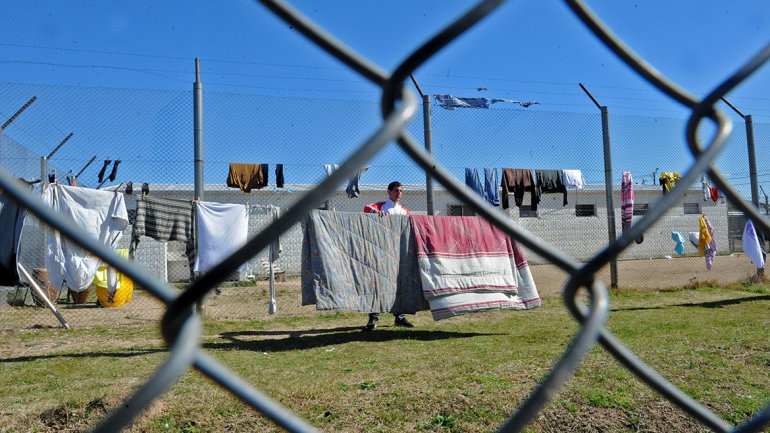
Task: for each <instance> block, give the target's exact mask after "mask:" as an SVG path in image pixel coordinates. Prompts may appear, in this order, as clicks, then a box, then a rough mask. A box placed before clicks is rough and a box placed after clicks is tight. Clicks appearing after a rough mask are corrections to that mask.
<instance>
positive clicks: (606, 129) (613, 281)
mask: <svg viewBox="0 0 770 433" xmlns="http://www.w3.org/2000/svg"><path fill="white" fill-rule="evenodd" d="M601 111H602V143H603V145H604V185H605V186H604V189H605V191H606V193H607V236H608V237H609V240H610V242H614V241H615V239H616V237H615V206H614V205H613V203H612V155H611V154H610V115H609V111H608V110H607V107H606V106H602V107H601ZM610 286H611V287H613V288H616V287H618V260H617V257H613V258H612V261H611V262H610Z"/></svg>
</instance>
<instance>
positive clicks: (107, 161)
mask: <svg viewBox="0 0 770 433" xmlns="http://www.w3.org/2000/svg"><path fill="white" fill-rule="evenodd" d="M111 162H112V160H111V159H105V160H104V165H103V166H102V169H101V170H99V183H102V182H104V173H105V172H106V171H107V167H108V166H109V165H110V163H111Z"/></svg>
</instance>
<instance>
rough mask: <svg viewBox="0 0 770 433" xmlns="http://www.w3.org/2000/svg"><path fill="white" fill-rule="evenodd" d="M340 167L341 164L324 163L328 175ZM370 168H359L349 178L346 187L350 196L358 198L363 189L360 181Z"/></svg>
mask: <svg viewBox="0 0 770 433" xmlns="http://www.w3.org/2000/svg"><path fill="white" fill-rule="evenodd" d="M338 168H340V166H339V164H324V171H326V176H331V175H332V174H334V172H335V171H337V169H338ZM368 170H369V167H361V168H359V169H358V171H356V172H355V174H353V176H351V177H350V178H349V179H348V186H347V188H345V193H347V195H348V198H356V197H358V196H359V195H360V194H361V191H360V189H359V183H360V182H361V177H362V176H363V175H364V173H366V172H367V171H368Z"/></svg>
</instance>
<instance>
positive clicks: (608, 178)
mask: <svg viewBox="0 0 770 433" xmlns="http://www.w3.org/2000/svg"><path fill="white" fill-rule="evenodd" d="M578 84H579V85H580V88H581V89H583V91H584V92H585V93H586V95H588V97H589V98H591V101H593V103H594V105H596V107H597V108H599V110H600V111H601V113H602V144H603V146H604V190H605V192H606V194H607V237H608V239H609V242H615V239H616V233H615V205H614V204H613V203H612V155H611V153H610V115H609V111H608V110H607V107H606V106H604V105H601V104H599V102H598V101H597V100H596V99H595V98H594V97H593V95H592V94H591V92H589V91H588V89H586V87H585V86H584V85H583V83H578ZM610 287H613V288H616V287H618V259H617V256H613V257H612V260H610Z"/></svg>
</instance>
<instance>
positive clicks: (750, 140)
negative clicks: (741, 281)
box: [722, 98, 767, 281]
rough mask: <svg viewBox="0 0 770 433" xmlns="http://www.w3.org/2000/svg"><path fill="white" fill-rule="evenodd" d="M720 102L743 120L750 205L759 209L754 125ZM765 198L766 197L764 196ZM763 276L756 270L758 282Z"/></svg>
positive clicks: (758, 269) (745, 117)
mask: <svg viewBox="0 0 770 433" xmlns="http://www.w3.org/2000/svg"><path fill="white" fill-rule="evenodd" d="M722 101H724V103H725V104H727V106H728V107H730V108H732V109H733V111H735V112H736V113H738V115H739V116H741V117H742V118H743V121H744V122H745V123H746V150H747V151H748V153H749V183H750V184H751V203H752V204H753V205H754V207H756V208H759V191H757V158H756V156H755V154H754V123H753V122H752V120H751V115H750V114H748V115H746V114H743V113H741V110H739V109H737V108H736V107H735V105H733V104H731V103H730V101H728V100H727V99H725V98H722ZM765 198H767V196H765ZM764 238H765V237H764V235H763V236H762V239H764ZM764 251H765V245H764V243H763V244H762V255H763V256H764V255H765V253H764ZM764 274H765V268H757V277H758V278H759V280H760V281H762V278H764Z"/></svg>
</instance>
